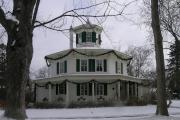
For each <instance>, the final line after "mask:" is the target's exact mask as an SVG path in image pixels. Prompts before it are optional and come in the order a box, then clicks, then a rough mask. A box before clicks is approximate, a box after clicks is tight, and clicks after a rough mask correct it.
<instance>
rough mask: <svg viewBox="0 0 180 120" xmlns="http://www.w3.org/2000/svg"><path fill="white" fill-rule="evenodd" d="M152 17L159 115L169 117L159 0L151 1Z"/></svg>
mask: <svg viewBox="0 0 180 120" xmlns="http://www.w3.org/2000/svg"><path fill="white" fill-rule="evenodd" d="M151 15H152V16H151V17H152V29H153V34H154V43H155V57H156V72H157V100H158V101H157V114H159V115H165V116H168V110H167V103H166V87H165V67H164V54H163V44H162V41H163V38H162V34H161V29H160V21H159V12H158V0H151Z"/></svg>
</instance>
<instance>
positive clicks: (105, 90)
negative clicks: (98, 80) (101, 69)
mask: <svg viewBox="0 0 180 120" xmlns="http://www.w3.org/2000/svg"><path fill="white" fill-rule="evenodd" d="M104 95H107V83H104Z"/></svg>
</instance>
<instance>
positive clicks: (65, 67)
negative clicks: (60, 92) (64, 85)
mask: <svg viewBox="0 0 180 120" xmlns="http://www.w3.org/2000/svg"><path fill="white" fill-rule="evenodd" d="M64 73H67V61H66V60H65V61H64Z"/></svg>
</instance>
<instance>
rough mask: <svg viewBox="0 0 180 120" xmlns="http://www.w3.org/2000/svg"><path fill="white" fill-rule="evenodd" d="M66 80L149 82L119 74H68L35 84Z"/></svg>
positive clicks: (38, 80)
mask: <svg viewBox="0 0 180 120" xmlns="http://www.w3.org/2000/svg"><path fill="white" fill-rule="evenodd" d="M64 80H69V81H77V82H78V81H81V82H88V81H91V80H96V81H99V82H107V81H108V82H114V81H116V80H122V81H131V82H136V83H142V84H148V83H149V81H148V80H146V79H142V78H136V77H132V76H126V75H120V74H119V75H117V74H106V75H104V74H68V75H65V74H64V75H59V76H56V77H49V78H42V79H36V80H33V82H34V83H47V82H62V81H64Z"/></svg>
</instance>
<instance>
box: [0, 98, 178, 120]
mask: <svg viewBox="0 0 180 120" xmlns="http://www.w3.org/2000/svg"><path fill="white" fill-rule="evenodd" d="M155 111H156V106H154V105H147V106H124V107H99V108H74V109H27V115H28V120H44V119H45V120H66V119H68V120H180V101H173V103H172V105H171V107H170V108H169V113H170V117H161V116H155V115H154V113H155ZM3 113H4V111H3V110H0V116H1V117H0V120H5V118H3V117H2V116H3Z"/></svg>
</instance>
